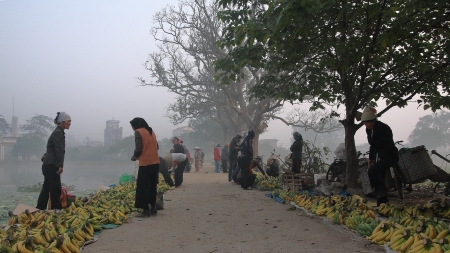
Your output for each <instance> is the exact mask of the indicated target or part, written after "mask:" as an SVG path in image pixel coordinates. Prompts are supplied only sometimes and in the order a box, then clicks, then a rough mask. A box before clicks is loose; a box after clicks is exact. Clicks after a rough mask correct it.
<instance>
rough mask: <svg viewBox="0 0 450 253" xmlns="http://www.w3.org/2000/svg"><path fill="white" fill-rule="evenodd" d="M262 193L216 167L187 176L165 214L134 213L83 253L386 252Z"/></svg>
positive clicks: (166, 202)
mask: <svg viewBox="0 0 450 253" xmlns="http://www.w3.org/2000/svg"><path fill="white" fill-rule="evenodd" d="M264 193H268V192H262V191H258V190H248V191H245V190H243V189H242V188H241V187H240V186H239V185H234V184H231V183H229V182H228V180H227V174H225V173H214V172H213V168H212V167H204V168H203V169H202V171H200V172H190V173H185V174H184V182H183V185H182V186H181V187H179V188H176V189H174V190H170V191H168V192H166V193H165V194H164V210H158V214H157V215H156V216H151V217H148V218H138V217H134V214H132V216H131V218H130V219H129V220H128V221H129V222H128V223H124V224H123V225H121V226H119V227H118V228H115V229H104V230H103V231H102V232H101V233H100V235H99V237H98V240H97V241H96V242H95V243H93V244H90V245H87V246H85V247H84V248H83V251H82V252H83V253H94V252H95V253H98V252H108V253H110V252H121V253H122V252H133V253H135V252H233V253H236V252H320V253H323V252H384V250H383V248H382V247H380V246H377V245H370V243H369V241H368V240H366V239H365V238H363V237H360V236H358V235H357V234H356V233H354V232H352V231H349V230H347V229H345V228H344V227H343V226H338V225H333V224H332V223H331V222H330V221H328V220H327V219H326V218H319V217H315V216H314V215H312V214H310V213H308V212H305V211H303V210H300V209H297V210H291V209H292V208H290V207H291V205H289V204H280V203H278V202H276V201H274V200H273V199H271V198H268V197H266V196H265V195H264Z"/></svg>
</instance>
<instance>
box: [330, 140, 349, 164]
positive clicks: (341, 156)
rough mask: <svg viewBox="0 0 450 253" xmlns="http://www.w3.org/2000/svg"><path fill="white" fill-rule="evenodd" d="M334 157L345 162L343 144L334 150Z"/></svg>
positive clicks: (345, 154)
mask: <svg viewBox="0 0 450 253" xmlns="http://www.w3.org/2000/svg"><path fill="white" fill-rule="evenodd" d="M333 153H334V154H335V155H336V158H337V159H340V160H346V159H347V151H346V150H345V143H341V144H339V146H338V147H337V148H336V150H335V151H334V152H333Z"/></svg>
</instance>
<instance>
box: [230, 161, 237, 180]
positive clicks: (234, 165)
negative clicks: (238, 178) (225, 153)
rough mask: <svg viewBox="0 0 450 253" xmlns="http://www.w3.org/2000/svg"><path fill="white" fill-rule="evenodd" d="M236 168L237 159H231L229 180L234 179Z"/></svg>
mask: <svg viewBox="0 0 450 253" xmlns="http://www.w3.org/2000/svg"><path fill="white" fill-rule="evenodd" d="M234 168H236V160H235V159H230V169H229V170H228V182H231V180H232V179H233V172H234Z"/></svg>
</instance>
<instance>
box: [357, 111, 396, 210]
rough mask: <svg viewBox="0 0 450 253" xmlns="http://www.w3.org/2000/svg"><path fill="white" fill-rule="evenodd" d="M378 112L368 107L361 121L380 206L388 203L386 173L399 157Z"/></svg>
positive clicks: (372, 178) (371, 175) (370, 173)
mask: <svg viewBox="0 0 450 253" xmlns="http://www.w3.org/2000/svg"><path fill="white" fill-rule="evenodd" d="M376 112H377V111H376V110H375V108H373V107H372V106H367V107H366V108H364V111H363V113H362V115H361V121H362V122H363V123H364V125H365V126H366V133H367V141H368V142H369V145H370V153H369V170H368V173H369V180H370V185H371V186H372V187H373V188H375V194H376V198H377V206H379V205H380V204H382V203H387V202H388V198H387V193H388V188H387V187H386V183H385V177H386V171H387V170H389V168H390V167H391V166H394V165H395V164H396V163H397V162H398V159H399V156H398V150H397V147H395V144H394V139H393V135H392V130H391V128H390V127H389V126H388V125H386V124H385V123H383V122H380V121H378V120H377V116H376Z"/></svg>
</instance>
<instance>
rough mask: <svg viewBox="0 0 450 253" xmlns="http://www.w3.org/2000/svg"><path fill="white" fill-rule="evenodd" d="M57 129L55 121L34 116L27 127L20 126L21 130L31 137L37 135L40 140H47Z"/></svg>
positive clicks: (46, 117) (41, 116)
mask: <svg viewBox="0 0 450 253" xmlns="http://www.w3.org/2000/svg"><path fill="white" fill-rule="evenodd" d="M53 129H55V124H54V123H53V119H52V118H50V117H49V116H45V115H38V114H36V115H34V116H33V117H31V118H30V119H29V120H27V123H26V124H25V125H21V126H20V130H22V131H27V132H28V134H30V135H35V136H38V137H40V138H46V137H48V136H49V135H50V133H51V132H52V131H53Z"/></svg>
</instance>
